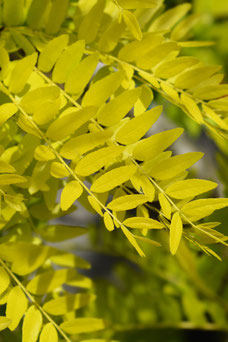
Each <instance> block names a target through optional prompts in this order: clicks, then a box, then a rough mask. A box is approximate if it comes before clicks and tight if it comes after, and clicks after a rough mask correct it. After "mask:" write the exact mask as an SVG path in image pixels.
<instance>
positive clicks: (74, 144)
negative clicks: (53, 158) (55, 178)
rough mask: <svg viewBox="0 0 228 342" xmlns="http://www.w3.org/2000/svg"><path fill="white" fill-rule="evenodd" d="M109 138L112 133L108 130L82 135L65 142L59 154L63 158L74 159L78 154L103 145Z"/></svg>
mask: <svg viewBox="0 0 228 342" xmlns="http://www.w3.org/2000/svg"><path fill="white" fill-rule="evenodd" d="M111 136H112V132H111V131H108V130H104V131H99V132H92V133H86V134H82V135H80V136H78V137H76V138H72V139H70V140H69V141H67V142H66V143H65V144H64V145H63V147H62V149H61V150H60V154H61V155H62V156H63V157H64V158H67V159H74V158H75V157H77V155H78V154H84V153H86V152H88V151H90V150H92V149H94V148H95V147H98V146H100V145H103V144H104V143H105V142H106V141H107V140H108V139H109V138H110V137H111Z"/></svg>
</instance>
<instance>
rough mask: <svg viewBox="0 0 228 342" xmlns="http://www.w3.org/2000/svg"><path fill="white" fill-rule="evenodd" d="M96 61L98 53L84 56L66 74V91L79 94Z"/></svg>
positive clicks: (89, 77) (88, 79)
mask: <svg viewBox="0 0 228 342" xmlns="http://www.w3.org/2000/svg"><path fill="white" fill-rule="evenodd" d="M98 62H99V55H98V54H97V53H94V54H92V55H90V56H88V57H86V58H84V59H83V60H82V61H81V62H80V63H79V64H77V65H76V66H75V67H74V68H73V69H72V70H71V73H70V74H69V75H68V76H67V79H66V83H65V91H66V92H67V93H70V94H76V95H78V96H79V95H80V93H81V92H82V91H83V90H84V89H85V87H86V85H87V84H88V83H89V81H90V79H91V77H92V75H93V73H94V71H95V69H96V66H97V64H98ZM75 75H77V77H75ZM78 96H77V97H78Z"/></svg>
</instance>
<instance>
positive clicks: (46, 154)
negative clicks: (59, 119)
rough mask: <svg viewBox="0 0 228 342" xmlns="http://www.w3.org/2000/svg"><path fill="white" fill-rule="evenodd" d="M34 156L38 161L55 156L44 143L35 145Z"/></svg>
mask: <svg viewBox="0 0 228 342" xmlns="http://www.w3.org/2000/svg"><path fill="white" fill-rule="evenodd" d="M34 157H35V159H36V160H39V161H48V160H52V159H55V158H56V157H55V155H54V153H53V152H52V151H51V150H50V148H49V147H48V146H46V145H39V146H37V148H36V149H35V152H34Z"/></svg>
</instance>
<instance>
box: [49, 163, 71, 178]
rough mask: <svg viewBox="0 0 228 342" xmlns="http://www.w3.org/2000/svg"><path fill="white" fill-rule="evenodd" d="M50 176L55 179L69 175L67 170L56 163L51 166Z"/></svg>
mask: <svg viewBox="0 0 228 342" xmlns="http://www.w3.org/2000/svg"><path fill="white" fill-rule="evenodd" d="M50 174H51V175H52V176H53V177H55V178H64V177H67V176H69V175H70V174H69V171H68V170H67V168H66V167H65V166H64V165H63V164H62V163H58V162H53V163H52V164H51V168H50Z"/></svg>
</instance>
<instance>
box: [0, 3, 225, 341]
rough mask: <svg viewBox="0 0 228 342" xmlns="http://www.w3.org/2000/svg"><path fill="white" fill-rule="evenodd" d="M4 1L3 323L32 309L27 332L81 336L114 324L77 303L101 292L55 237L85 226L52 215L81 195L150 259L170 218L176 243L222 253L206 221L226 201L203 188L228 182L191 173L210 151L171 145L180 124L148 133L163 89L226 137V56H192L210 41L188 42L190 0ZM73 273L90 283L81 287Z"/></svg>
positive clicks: (0, 139) (27, 335)
mask: <svg viewBox="0 0 228 342" xmlns="http://www.w3.org/2000/svg"><path fill="white" fill-rule="evenodd" d="M15 3H16V4H17V7H15ZM0 10H1V20H2V24H1V25H2V30H1V40H0V41H1V44H0V46H1V47H0V66H1V73H0V78H1V83H0V91H1V93H0V130H1V131H0V132H1V133H0V134H1V135H0V144H1V145H0V152H1V156H0V172H1V175H0V195H1V220H0V228H1V231H2V234H1V238H0V243H1V244H0V258H1V259H0V263H1V268H0V292H1V298H0V303H1V304H2V305H6V311H5V317H1V318H0V329H5V328H7V327H8V328H9V329H10V330H12V331H13V330H15V329H16V328H17V326H18V324H19V323H20V321H21V319H22V318H23V317H24V318H23V324H22V341H23V342H35V341H37V339H38V335H39V334H40V332H41V334H40V341H42V342H44V341H57V340H58V336H57V333H58V335H59V338H61V340H66V341H74V340H76V339H77V336H78V335H76V334H80V333H84V332H92V331H97V330H103V329H104V328H105V322H103V320H102V318H91V317H87V316H85V317H83V318H79V317H78V316H77V315H76V314H75V310H77V309H79V308H81V307H83V306H85V305H87V304H89V303H91V302H92V301H93V300H94V295H93V294H92V293H90V290H89V289H90V288H91V281H90V279H88V278H86V277H85V276H82V275H80V274H79V273H78V272H77V271H76V268H77V267H80V268H88V267H89V265H88V264H87V262H85V261H84V260H82V259H80V258H79V257H76V256H74V255H72V254H70V253H67V252H62V251H61V250H58V249H57V248H54V247H51V246H49V245H47V244H46V242H61V241H64V240H68V239H71V238H74V237H77V236H80V235H82V234H84V233H85V232H86V229H83V228H81V227H71V226H63V225H49V224H48V221H49V220H51V219H53V218H58V217H61V216H64V215H66V214H69V213H71V212H73V211H74V210H76V206H75V205H74V202H75V201H76V200H79V202H80V203H81V204H82V205H83V206H84V207H85V208H86V209H87V210H89V211H91V212H97V213H98V214H99V215H100V216H101V217H102V219H103V220H104V226H105V227H106V228H107V230H108V231H110V234H112V231H113V230H116V229H118V228H119V232H118V233H119V234H122V235H123V239H125V238H126V239H128V240H129V243H130V244H132V245H133V247H134V248H135V249H136V250H137V252H138V253H139V254H140V255H141V256H145V253H144V251H143V246H144V244H146V243H149V244H151V245H152V246H151V248H157V247H158V246H160V241H157V240H156V236H157V235H156V232H155V230H158V229H159V230H164V231H165V233H166V234H167V235H169V243H170V251H171V253H172V254H175V253H176V251H177V250H178V247H179V243H180V241H181V239H187V240H188V241H189V242H190V243H192V244H194V245H195V246H197V247H198V248H201V249H202V250H203V251H204V252H206V253H207V254H212V255H214V256H216V257H217V258H219V256H217V255H216V253H215V252H214V251H213V250H212V249H210V248H209V247H208V246H207V242H208V241H210V242H211V241H212V242H217V243H221V244H223V245H227V243H226V242H225V241H226V239H227V238H226V237H225V236H224V235H223V234H221V233H219V232H218V231H216V230H215V229H214V227H215V226H216V225H217V223H213V222H212V223H207V224H202V222H201V219H203V218H205V217H208V216H209V215H210V214H212V213H213V212H214V211H215V210H217V209H221V208H224V207H226V206H228V199H224V198H218V199H217V198H205V197H203V198H198V197H197V196H199V195H201V194H204V193H206V192H208V191H210V190H212V189H214V188H215V187H216V184H215V183H214V182H212V181H207V180H199V179H189V178H188V171H187V169H189V168H190V167H191V166H192V165H193V164H194V163H196V162H197V161H198V160H199V159H201V158H202V153H199V152H191V153H186V154H183V155H178V156H172V152H171V151H167V148H169V147H170V146H171V145H172V144H173V143H174V142H175V141H176V140H177V139H178V138H179V137H180V136H181V134H182V133H183V129H181V128H175V129H171V130H168V131H164V132H161V133H157V134H154V135H152V136H150V137H147V136H146V134H147V132H148V130H149V129H150V127H151V126H152V125H153V124H154V123H155V122H156V120H157V119H158V117H159V115H160V114H161V112H162V107H161V106H157V107H154V108H152V109H149V105H150V104H151V101H152V100H153V92H152V89H153V90H156V91H158V92H159V93H161V94H162V95H163V96H164V97H165V98H166V99H168V100H169V101H171V102H173V103H174V104H176V105H177V106H179V107H181V108H182V109H183V110H184V111H185V112H186V113H187V114H188V115H189V116H190V117H191V118H192V119H193V120H195V121H196V122H198V123H199V124H202V125H205V126H206V127H207V128H208V129H210V130H212V131H213V132H215V133H216V134H218V135H219V136H221V137H223V139H227V136H228V135H227V132H228V120H227V111H228V103H227V100H226V97H224V96H225V95H227V94H228V86H227V85H224V84H221V81H222V79H223V75H222V74H221V73H219V71H220V67H218V66H211V65H205V64H204V63H202V62H201V61H200V60H198V59H197V58H193V57H188V56H182V55H181V48H182V47H186V46H187V47H191V46H194V47H195V46H205V45H208V43H207V42H194V41H187V40H186V38H188V35H189V30H190V29H191V27H192V21H194V18H192V19H190V18H191V17H187V18H186V17H185V15H186V13H187V12H188V11H189V10H190V5H189V4H182V5H180V6H178V7H176V8H173V9H171V10H169V11H166V12H164V13H162V10H163V4H162V0H145V1H144V0H140V1H139V0H138V1H137V0H116V1H111V0H107V1H104V0H94V1H85V0H80V1H72V2H68V1H67V0H64V1H63V0H61V1H59V0H53V1H46V0H45V1H40V0H33V1H27V2H26V5H24V2H23V1H16V2H15V1H11V0H5V1H3V2H2V4H1V9H0ZM181 20H182V21H181ZM99 61H100V62H102V63H103V64H105V66H103V67H102V68H101V69H100V70H99V71H98V72H97V74H96V75H95V77H94V78H93V79H92V81H91V82H90V80H91V77H92V75H93V74H94V72H95V70H96V68H97V65H98V62H99ZM136 82H137V84H136ZM136 85H137V87H136ZM132 109H133V110H132ZM129 112H130V113H131V114H129ZM180 139H181V137H180ZM59 190H61V198H60V203H58V202H57V200H56V196H57V192H58V191H59ZM132 209H133V210H135V209H136V211H134V212H135V214H132V211H130V210H132ZM148 213H149V214H148ZM135 215H136V216H135ZM161 248H162V247H161ZM54 265H59V266H61V269H56V267H55V266H54ZM34 272H35V275H34ZM31 274H33V275H34V277H31ZM63 284H68V285H71V286H74V287H75V286H76V287H79V288H81V289H82V291H83V290H84V291H83V293H77V294H74V295H72V294H69V293H68V291H67V288H65V287H63ZM85 290H87V292H85ZM88 290H89V291H88ZM52 316H54V318H53V317H52ZM55 316H58V318H57V319H56V317H55ZM69 335H70V336H71V337H69ZM50 336H51V337H50ZM75 336H76V337H75ZM75 338H76V339H75ZM77 340H78V339H77ZM88 341H89V340H88ZM90 341H100V342H102V341H103V340H101V339H98V340H90Z"/></svg>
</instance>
